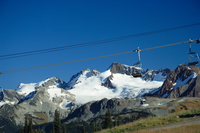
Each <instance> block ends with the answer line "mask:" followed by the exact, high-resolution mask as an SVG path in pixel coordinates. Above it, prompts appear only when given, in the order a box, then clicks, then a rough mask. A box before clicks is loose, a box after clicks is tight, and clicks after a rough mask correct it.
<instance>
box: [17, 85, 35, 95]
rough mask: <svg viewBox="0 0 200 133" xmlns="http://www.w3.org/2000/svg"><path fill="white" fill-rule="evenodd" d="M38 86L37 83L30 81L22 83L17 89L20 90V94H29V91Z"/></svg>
mask: <svg viewBox="0 0 200 133" xmlns="http://www.w3.org/2000/svg"><path fill="white" fill-rule="evenodd" d="M36 86H37V83H29V84H24V83H21V84H20V85H19V87H18V88H17V89H16V91H18V93H19V94H24V95H28V94H29V93H31V92H33V91H35V87H36Z"/></svg>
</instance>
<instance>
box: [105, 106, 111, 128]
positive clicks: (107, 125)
mask: <svg viewBox="0 0 200 133" xmlns="http://www.w3.org/2000/svg"><path fill="white" fill-rule="evenodd" d="M112 126H113V124H112V119H111V114H110V109H109V108H108V110H107V112H106V115H105V121H104V128H105V129H107V128H112Z"/></svg>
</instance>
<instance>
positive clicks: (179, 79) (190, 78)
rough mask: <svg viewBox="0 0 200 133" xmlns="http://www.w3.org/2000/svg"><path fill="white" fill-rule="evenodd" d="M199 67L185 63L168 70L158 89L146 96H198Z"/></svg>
mask: <svg viewBox="0 0 200 133" xmlns="http://www.w3.org/2000/svg"><path fill="white" fill-rule="evenodd" d="M199 73H200V69H199V68H198V67H196V66H195V67H189V66H187V65H184V64H183V65H180V66H178V67H177V68H176V69H175V71H170V73H169V75H168V76H167V78H166V80H165V81H164V83H163V85H162V86H161V87H160V89H159V90H158V91H156V92H154V93H151V94H146V95H147V96H158V97H163V98H178V97H200V75H198V74H199Z"/></svg>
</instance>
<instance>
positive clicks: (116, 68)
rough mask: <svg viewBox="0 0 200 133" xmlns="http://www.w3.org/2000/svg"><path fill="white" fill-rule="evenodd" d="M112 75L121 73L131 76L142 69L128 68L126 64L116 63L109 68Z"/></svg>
mask: <svg viewBox="0 0 200 133" xmlns="http://www.w3.org/2000/svg"><path fill="white" fill-rule="evenodd" d="M109 69H110V71H111V73H114V74H115V73H121V74H126V75H131V74H133V72H138V71H140V69H141V68H139V67H134V66H127V65H124V64H120V63H117V62H114V63H112V64H111V66H110V67H109Z"/></svg>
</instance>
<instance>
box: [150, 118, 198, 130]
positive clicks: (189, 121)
mask: <svg viewBox="0 0 200 133" xmlns="http://www.w3.org/2000/svg"><path fill="white" fill-rule="evenodd" d="M190 124H200V116H195V117H190V118H184V119H183V120H182V121H180V122H177V123H174V124H170V125H166V126H162V127H155V128H152V129H149V130H159V129H168V128H174V127H179V126H185V125H190Z"/></svg>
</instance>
